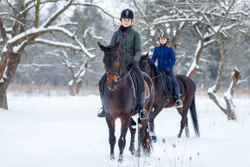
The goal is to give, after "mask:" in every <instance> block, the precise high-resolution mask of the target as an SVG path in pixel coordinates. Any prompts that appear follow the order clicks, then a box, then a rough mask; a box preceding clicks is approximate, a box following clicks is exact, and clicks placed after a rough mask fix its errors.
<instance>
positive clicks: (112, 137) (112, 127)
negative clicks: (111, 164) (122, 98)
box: [106, 114, 116, 160]
mask: <svg viewBox="0 0 250 167" xmlns="http://www.w3.org/2000/svg"><path fill="white" fill-rule="evenodd" d="M106 122H107V124H108V128H109V145H110V160H114V159H115V155H114V147H115V142H116V137H115V119H113V118H111V117H110V116H109V115H108V114H107V115H106Z"/></svg>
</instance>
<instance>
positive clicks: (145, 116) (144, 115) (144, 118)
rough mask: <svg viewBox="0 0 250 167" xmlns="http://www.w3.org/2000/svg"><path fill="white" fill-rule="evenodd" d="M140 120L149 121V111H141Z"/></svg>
mask: <svg viewBox="0 0 250 167" xmlns="http://www.w3.org/2000/svg"><path fill="white" fill-rule="evenodd" d="M139 118H140V119H141V120H146V119H148V114H147V111H146V110H145V109H143V110H140V113H139Z"/></svg>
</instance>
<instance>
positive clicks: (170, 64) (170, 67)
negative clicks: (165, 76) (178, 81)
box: [169, 47, 176, 70]
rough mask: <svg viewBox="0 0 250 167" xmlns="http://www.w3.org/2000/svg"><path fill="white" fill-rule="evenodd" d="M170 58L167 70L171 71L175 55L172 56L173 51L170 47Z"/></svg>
mask: <svg viewBox="0 0 250 167" xmlns="http://www.w3.org/2000/svg"><path fill="white" fill-rule="evenodd" d="M169 53H170V58H171V62H170V63H169V69H170V70H173V67H174V64H175V61H176V59H175V54H174V50H173V48H172V47H170V52H169Z"/></svg>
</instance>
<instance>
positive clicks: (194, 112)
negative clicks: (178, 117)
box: [190, 97, 200, 137]
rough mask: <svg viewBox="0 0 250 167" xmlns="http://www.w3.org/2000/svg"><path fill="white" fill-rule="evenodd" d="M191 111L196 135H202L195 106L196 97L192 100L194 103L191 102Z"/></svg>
mask: <svg viewBox="0 0 250 167" xmlns="http://www.w3.org/2000/svg"><path fill="white" fill-rule="evenodd" d="M190 112H191V117H192V120H193V125H194V131H195V135H196V136H198V137H200V130H199V123H198V116H197V112H196V107H195V97H194V98H193V100H192V103H191V106H190Z"/></svg>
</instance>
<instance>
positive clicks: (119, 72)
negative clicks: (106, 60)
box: [104, 51, 131, 81]
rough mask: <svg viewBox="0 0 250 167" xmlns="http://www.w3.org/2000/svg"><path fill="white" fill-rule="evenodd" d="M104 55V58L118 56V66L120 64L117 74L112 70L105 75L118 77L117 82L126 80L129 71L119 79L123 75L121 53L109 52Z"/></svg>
mask: <svg viewBox="0 0 250 167" xmlns="http://www.w3.org/2000/svg"><path fill="white" fill-rule="evenodd" d="M104 54H105V56H107V55H112V54H118V55H119V64H120V66H119V71H118V72H115V71H113V70H109V71H106V74H107V75H109V74H113V75H117V76H118V80H117V81H121V80H122V79H124V78H126V77H127V76H128V74H129V73H130V71H131V70H130V71H129V72H128V73H127V74H126V75H125V76H124V77H121V75H122V73H123V63H121V62H122V57H121V53H120V52H119V51H110V52H106V53H104Z"/></svg>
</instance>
